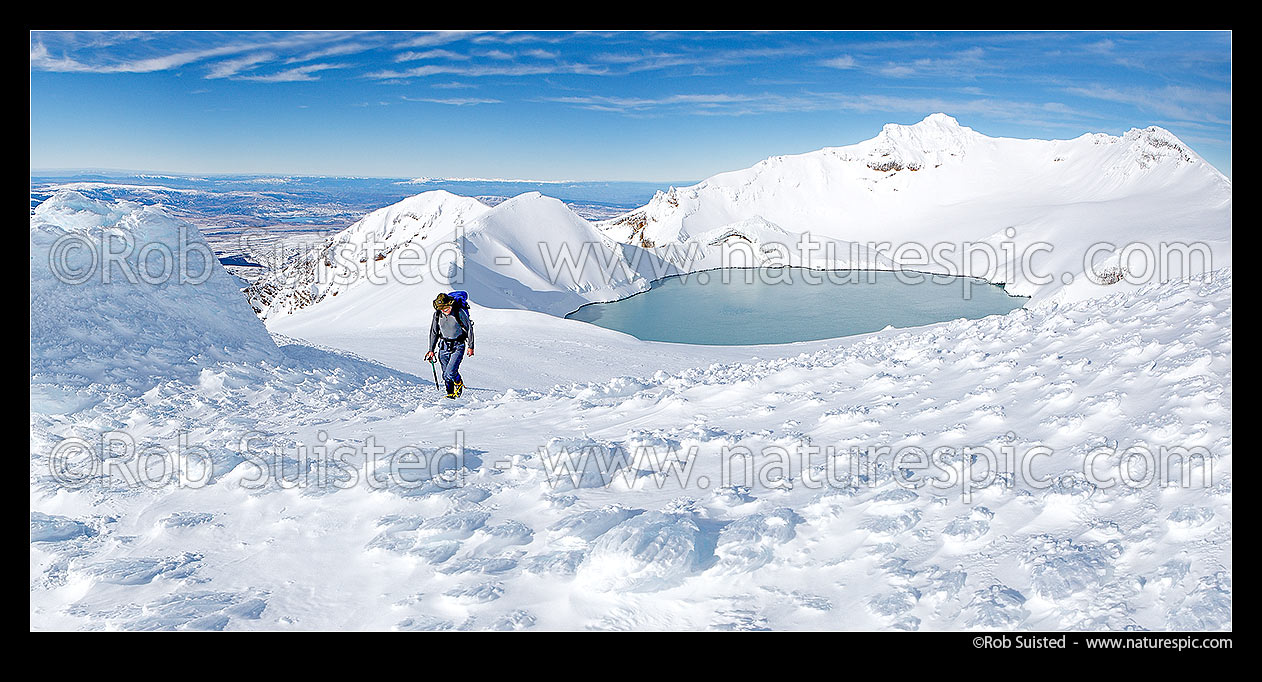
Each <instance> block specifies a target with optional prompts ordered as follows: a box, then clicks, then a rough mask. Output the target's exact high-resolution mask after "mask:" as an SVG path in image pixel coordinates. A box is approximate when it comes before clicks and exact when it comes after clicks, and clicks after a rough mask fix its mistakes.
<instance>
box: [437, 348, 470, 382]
mask: <svg viewBox="0 0 1262 682" xmlns="http://www.w3.org/2000/svg"><path fill="white" fill-rule="evenodd" d="M463 359H464V340H463V339H461V340H459V341H456V340H448V339H442V338H440V339H438V364H439V365H440V366H441V367H442V368H443V381H445V382H447V392H448V393H451V392H452V391H454V390H455V388H456V382H457V381H462V380H461V378H460V361H461V360H463Z"/></svg>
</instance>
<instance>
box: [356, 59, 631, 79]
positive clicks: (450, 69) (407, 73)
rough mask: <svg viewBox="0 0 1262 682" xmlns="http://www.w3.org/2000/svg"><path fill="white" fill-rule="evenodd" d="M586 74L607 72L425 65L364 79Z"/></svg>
mask: <svg viewBox="0 0 1262 682" xmlns="http://www.w3.org/2000/svg"><path fill="white" fill-rule="evenodd" d="M565 73H568V74H585V75H603V74H605V73H608V68H607V67H603V66H599V65H594V64H585V63H581V62H579V63H558V64H502V65H500V64H486V65H478V64H469V65H459V64H426V65H424V66H418V67H415V68H411V69H405V70H402V71H392V70H387V71H376V72H372V73H368V74H365V75H364V77H365V78H370V79H376V80H384V79H401V78H424V77H427V76H437V75H452V76H458V77H465V78H479V77H485V76H542V75H549V74H565Z"/></svg>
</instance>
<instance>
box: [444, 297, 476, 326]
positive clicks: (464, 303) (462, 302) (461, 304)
mask: <svg viewBox="0 0 1262 682" xmlns="http://www.w3.org/2000/svg"><path fill="white" fill-rule="evenodd" d="M447 295H448V296H450V297H452V298H453V299H454V300H455V303H452V304H451V314H452V315H456V313H457V312H459V311H461V310H463V311H464V319H466V320H468V321H469V328H468V329H466V330H465V333H466V334H471V333H473V316H472V315H471V314H469V312H470V311H469V292H467V291H449V292H447ZM456 319H457V320H458V319H460V316H459V315H456Z"/></svg>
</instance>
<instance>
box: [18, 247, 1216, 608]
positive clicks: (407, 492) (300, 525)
mask: <svg viewBox="0 0 1262 682" xmlns="http://www.w3.org/2000/svg"><path fill="white" fill-rule="evenodd" d="M1230 292H1231V276H1230V271H1223V272H1220V273H1217V276H1216V277H1215V278H1214V279H1213V280H1212V281H1204V280H1198V281H1194V282H1175V283H1167V284H1163V285H1152V286H1150V287H1148V288H1146V289H1145V290H1143V291H1142V292H1139V293H1138V294H1118V295H1116V296H1111V297H1105V298H1097V299H1093V300H1091V301H1086V302H1080V303H1076V304H1073V305H1069V306H1059V307H1057V306H1040V307H1037V308H1035V309H1033V310H1020V311H1015V312H1013V313H1012V314H1010V315H1006V316H997V317H991V318H986V319H983V320H976V321H963V320H961V321H956V322H948V323H943V324H938V325H933V326H930V327H925V328H919V329H915V330H890V331H886V332H880V333H877V334H872V335H868V336H864V337H855V338H850V339H841V340H837V341H835V342H833V343H831V344H827V345H823V346H819V347H817V349H815V350H813V351H811V352H798V350H799V348H800V346H794V345H790V346H785V347H783V348H782V354H781V355H780V356H778V357H773V358H768V359H765V360H761V361H740V362H728V363H715V364H711V365H699V366H697V367H695V368H692V369H687V370H684V371H679V372H659V373H656V374H653V375H640V376H628V377H619V378H614V379H606V380H597V381H591V382H584V383H579V384H577V385H574V384H564V385H557V386H553V387H549V388H545V387H532V388H522V389H517V390H509V391H503V392H497V393H493V394H470V395H469V396H468V397H467V399H465V400H462V401H461V403H459V404H456V405H452V404H450V403H448V402H447V401H446V400H445V399H443V398H440V397H439V396H438V394H437V393H436V392H434V391H432V390H429V389H427V388H426V382H425V381H423V380H420V379H418V378H416V377H410V376H407V375H405V374H399V373H393V374H388V375H387V374H380V375H377V376H372V375H370V373H369V372H367V371H366V370H365V368H367V367H371V365H367V364H365V363H364V362H362V361H359V360H356V359H354V358H350V357H346V356H343V355H337V354H332V353H327V352H321V351H318V350H315V349H311V348H309V347H306V346H301V345H285V346H283V347H282V350H283V351H284V352H285V353H286V354H287V357H289V358H291V359H293V360H300V361H301V362H302V364H303V365H304V366H305V369H284V368H280V367H253V366H248V365H242V364H230V363H225V364H223V365H221V366H220V367H218V368H214V369H211V370H208V371H207V373H206V374H205V375H204V377H203V380H202V381H201V382H200V384H197V385H189V384H183V383H181V382H178V381H169V382H165V383H163V384H161V385H160V386H159V387H157V388H156V389H155V390H154V391H151V392H150V393H149V394H147V395H146V396H133V397H129V398H126V399H119V400H117V401H116V402H114V403H111V404H108V405H107V404H100V405H97V406H94V407H91V408H88V409H86V410H82V411H80V412H78V413H76V414H74V415H72V416H69V415H68V416H57V415H47V414H40V413H36V412H33V413H32V459H31V475H32V489H31V510H32V514H31V606H32V611H31V623H32V627H33V628H36V629H50V628H51V629H228V630H234V629H273V630H288V629H334V628H336V629H400V630H441V629H509V630H511V629H526V628H535V629H720V630H728V629H789V630H796V629H802V630H810V629H836V630H847V629H859V630H874V629H891V628H892V629H903V630H917V629H920V630H942V629H950V630H954V629H1004V630H1010V629H1032V630H1059V629H1075V630H1121V629H1179V630H1184V629H1191V630H1218V629H1230V628H1231V623H1232V617H1231V596H1232V589H1231V564H1232V562H1231V542H1230V539H1231V528H1232V505H1231V480H1232V472H1231V440H1232V439H1231V398H1232V392H1231V332H1230V316H1231V295H1230ZM619 350H621V351H622V352H623V353H627V354H630V353H637V352H643V346H642V345H641V344H640V343H639V342H636V341H634V340H627V341H625V343H624V345H623V346H622V347H621V348H620V349H619ZM475 359H476V358H475ZM521 371H522V374H523V376H529V375H530V366H529V363H528V362H523V364H522V368H521ZM576 372H577V373H586V374H598V373H599V369H598V368H593V367H583V368H579V367H576ZM119 415H128V417H127V421H128V426H127V429H126V430H127V431H128V432H129V433H132V434H133V435H134V437H135V438H136V439H137V440H141V441H143V442H152V443H157V444H171V443H175V442H177V441H178V439H179V438H180V437H184V438H186V439H188V440H189V441H190V442H192V443H194V444H200V445H203V446H204V447H207V448H210V449H212V450H213V452H214V453H215V455H216V456H217V457H221V458H223V459H225V460H226V461H227V462H228V463H229V464H231V463H232V462H233V461H235V462H236V463H235V466H231V467H230V468H229V467H225V468H227V470H226V471H224V472H223V473H221V474H219V475H218V476H217V477H216V478H215V479H214V481H213V482H212V483H210V484H208V485H204V486H201V487H183V488H181V487H178V486H174V485H166V486H161V487H157V488H147V487H142V486H127V485H125V484H124V483H123V482H121V481H118V480H116V479H119V478H120V477H119V476H117V475H116V476H114V477H113V478H114V479H115V483H114V484H113V486H112V487H111V486H107V485H106V484H105V481H99V482H95V483H93V484H90V485H88V486H86V487H84V488H82V489H78V490H67V489H66V486H65V485H64V483H59V482H57V481H55V480H53V479H52V478H51V477H50V476H49V475H48V473H47V472H48V471H49V469H48V467H49V465H50V461H49V460H50V456H49V454H48V453H50V452H51V451H53V450H54V445H55V444H58V443H60V442H63V440H65V439H68V438H73V437H76V436H79V437H84V438H88V439H90V438H91V436H92V434H93V433H94V432H95V430H97V429H102V428H109V427H113V428H118V426H117V424H118V421H117V420H118V417H119ZM173 415H178V416H179V418H178V419H176V420H172V419H171V417H172V416H173ZM181 434H185V435H184V436H181ZM247 434H252V440H250V441H249V443H250V444H249V445H248V447H246V446H245V445H244V444H243V443H242V441H241V439H242V437H243V436H245V435H247ZM455 443H461V444H462V445H463V460H462V461H459V463H460V464H462V465H463V467H464V468H463V469H460V470H459V471H454V472H453V471H448V472H447V475H448V476H451V477H452V478H451V479H450V482H448V481H447V479H444V478H443V477H442V476H435V475H434V474H435V473H438V472H435V471H433V470H431V469H425V470H422V471H420V472H419V473H416V474H414V475H412V476H411V477H410V478H409V477H406V476H405V477H403V478H401V479H397V480H393V481H391V480H389V479H386V480H385V482H383V483H382V484H381V485H379V486H376V487H374V486H372V485H369V484H368V483H367V480H368V478H367V477H368V472H367V470H365V469H364V468H363V464H362V462H363V461H364V459H365V458H367V457H368V456H370V455H372V454H373V453H374V452H377V451H379V452H380V453H382V454H381V455H375V458H376V459H377V460H382V459H383V458H384V460H387V461H396V459H397V458H398V457H401V456H402V454H403V453H406V452H415V451H416V450H410V449H409V448H419V449H420V451H421V452H425V453H433V454H437V453H438V452H441V450H440V449H441V448H444V447H446V446H451V445H453V444H455ZM1171 444H1178V445H1182V446H1184V447H1188V448H1194V447H1201V448H1204V449H1205V452H1207V453H1208V456H1207V457H1205V458H1202V459H1201V460H1188V463H1187V464H1186V465H1185V466H1180V467H1178V468H1176V469H1174V470H1172V471H1170V472H1167V475H1168V476H1172V477H1175V478H1177V477H1178V476H1179V475H1180V474H1183V473H1184V470H1185V469H1186V472H1187V473H1188V474H1189V475H1191V476H1192V480H1193V481H1194V482H1195V484H1194V485H1188V486H1185V487H1179V486H1172V487H1168V488H1163V487H1159V486H1157V485H1155V484H1151V483H1150V484H1148V485H1140V486H1136V487H1133V488H1132V487H1128V486H1125V485H1121V484H1118V482H1117V481H1118V480H1119V477H1120V473H1119V472H1120V471H1121V470H1120V469H1118V468H1117V462H1118V461H1119V459H1120V458H1121V453H1122V452H1123V451H1124V450H1126V449H1127V448H1131V447H1132V446H1138V445H1145V446H1148V447H1156V446H1158V445H1171ZM811 445H814V446H818V447H824V446H830V447H832V448H835V449H834V450H831V451H828V450H822V451H818V452H815V453H811V452H809V450H808V448H809V447H810V446H811ZM883 445H887V446H895V447H897V446H903V445H916V446H919V447H922V448H924V449H925V450H926V451H928V450H930V449H936V448H941V447H946V448H953V449H954V450H952V451H951V453H955V452H958V451H962V448H963V447H964V446H972V447H990V448H993V449H994V450H995V451H997V452H1001V451H1002V448H1004V447H1005V446H1007V447H1010V448H1012V449H1013V450H1014V451H1017V452H1026V451H1027V448H1033V447H1046V448H1049V449H1050V454H1047V455H1044V454H1042V451H1037V452H1039V456H1038V457H1036V458H1034V459H1033V460H1031V470H1032V475H1031V476H1030V477H1029V478H1028V479H1027V478H1026V477H1024V476H998V477H995V476H987V475H985V473H984V472H968V473H967V474H965V473H964V470H962V469H958V470H957V469H952V468H951V467H957V466H960V465H959V456H958V454H948V455H947V456H946V457H945V458H944V459H943V461H944V462H946V463H947V464H945V465H944V467H945V468H944V469H942V471H941V472H939V473H943V475H945V472H946V471H947V470H948V469H950V470H952V471H958V472H959V476H958V478H959V479H961V480H962V479H963V478H969V479H972V480H976V481H977V483H976V484H974V485H972V486H971V487H969V488H968V489H967V490H968V493H969V494H968V495H967V496H966V495H965V491H966V489H965V488H964V486H963V485H962V484H959V483H957V484H956V485H954V486H946V487H941V488H938V487H934V486H933V485H932V484H931V483H930V482H929V479H928V476H927V475H926V472H924V471H923V470H921V471H919V472H916V471H913V472H911V473H912V475H911V476H910V477H907V476H905V472H900V471H898V470H897V469H896V468H895V467H893V466H892V465H891V461H890V460H888V459H886V460H884V464H881V465H880V466H877V467H876V468H873V469H859V470H858V471H860V472H866V478H863V477H857V476H855V477H852V476H849V475H848V474H847V473H846V472H848V471H850V469H849V468H848V467H849V466H850V464H851V461H852V460H853V459H855V457H856V456H855V454H854V453H853V452H852V450H851V448H860V449H863V450H867V451H869V452H873V459H874V460H875V461H877V462H878V463H880V462H881V461H882V460H881V459H880V458H879V457H877V456H876V454H877V453H875V452H874V451H872V450H870V448H876V447H879V446H883ZM300 446H302V447H305V448H308V450H307V453H308V454H309V455H310V454H311V453H312V451H311V450H310V448H314V447H317V446H323V447H326V448H329V449H333V448H342V449H343V453H344V454H343V457H342V458H341V460H339V462H340V463H339V464H334V465H331V466H316V465H315V464H309V465H308V466H307V467H303V466H301V464H300V457H301V456H302V453H303V451H302V450H300V449H299V447H300ZM723 448H732V449H740V448H748V449H749V451H750V452H751V453H753V454H754V455H755V459H756V461H757V463H758V468H757V469H756V472H755V476H754V478H753V479H751V480H749V481H744V480H742V479H734V480H733V481H732V482H731V483H730V484H724V482H723V480H722V478H721V476H722V467H721V463H722V462H723V461H725V460H724V459H723V456H722V455H723ZM1101 448H1102V449H1103V454H1101V455H1100V456H1099V458H1098V459H1097V460H1096V464H1097V467H1096V473H1097V474H1098V476H1099V478H1097V481H1098V482H1097V483H1092V482H1091V481H1090V480H1087V479H1086V478H1085V477H1084V475H1083V473H1082V471H1081V466H1082V461H1083V457H1084V455H1085V454H1086V453H1088V452H1089V451H1097V450H1099V449H1101ZM690 449H691V451H692V454H693V459H691V460H687V459H682V460H681V459H678V457H679V456H680V455H681V454H687V453H689V451H690ZM273 450H274V452H275V454H277V455H279V456H280V457H281V458H280V459H273V458H272V452H273ZM566 452H569V453H582V452H589V453H593V454H594V455H596V456H604V455H608V456H609V457H610V458H611V459H610V461H612V462H614V463H613V464H611V465H606V466H600V465H599V463H600V461H601V460H600V459H593V460H591V462H592V464H591V465H589V466H580V465H579V464H580V462H581V461H580V460H577V459H576V460H574V462H575V464H576V466H575V467H574V469H573V470H572V473H573V474H574V475H568V476H567V475H565V474H566V472H567V469H566V468H565V467H564V462H565V461H566V460H565V459H563V458H561V455H563V453H566ZM617 453H624V456H621V460H619V459H618V458H619V456H620V455H618V454H617ZM784 453H788V454H790V455H794V456H796V455H799V454H801V455H802V456H803V457H804V458H805V459H801V460H797V459H789V460H787V461H789V462H791V463H792V462H798V463H799V464H800V463H806V464H807V465H809V466H812V467H820V466H821V465H827V464H828V463H829V462H833V463H835V464H836V465H837V466H838V467H839V468H838V469H837V470H838V471H840V472H842V473H841V474H840V475H839V476H837V477H836V482H831V483H827V484H825V485H819V484H816V483H812V482H811V481H810V480H808V478H807V477H806V476H805V475H804V474H803V471H802V467H801V466H800V465H793V464H790V466H789V467H788V468H782V467H779V466H777V465H776V464H775V463H776V462H778V461H780V460H779V458H780V456H781V455H782V454H784ZM265 456H266V458H264V457H265ZM689 461H691V468H690V469H688V468H687V466H688V462H689ZM456 463H457V460H455V459H452V460H450V466H455V465H456ZM769 463H770V464H771V466H767V465H768V464H769ZM1210 470H1212V471H1210ZM377 471H378V473H381V472H382V471H383V469H381V468H380V467H379V468H378V470H377ZM685 471H686V473H685ZM822 471H823V469H820V468H814V469H811V470H810V472H809V473H810V474H811V475H812V476H813V477H815V478H816V480H825V479H823V477H822ZM264 472H269V473H270V474H272V475H273V477H272V478H271V479H269V481H268V482H266V483H265V484H262V485H259V484H255V483H253V482H252V481H254V480H255V479H258V478H260V477H261V476H263V474H264ZM321 472H324V474H325V475H326V476H327V478H326V479H324V480H326V481H336V480H353V482H354V485H348V486H345V487H337V486H333V485H330V484H329V483H327V482H326V483H325V484H324V485H321V483H320V481H321V479H320V475H321ZM1206 473H1210V475H1209V476H1208V479H1207V480H1206V481H1205V482H1204V483H1203V484H1202V483H1201V478H1200V477H1201V476H1202V475H1204V474H1206ZM351 477H353V479H352V478H351ZM703 477H706V478H708V479H709V480H708V481H705V480H702V478H703ZM1132 477H1133V478H1135V479H1137V480H1138V479H1142V476H1140V475H1135V474H1132ZM606 480H608V481H610V482H611V483H610V485H608V486H605V485H602V484H603V483H604V482H605V481H606ZM684 482H686V484H685V483H684ZM1110 482H1111V483H1112V485H1109V483H1110ZM256 486H258V487H256Z"/></svg>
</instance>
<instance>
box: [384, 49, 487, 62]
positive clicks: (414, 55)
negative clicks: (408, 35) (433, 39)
mask: <svg viewBox="0 0 1262 682" xmlns="http://www.w3.org/2000/svg"><path fill="white" fill-rule="evenodd" d="M422 59H455V60H461V61H465V60H469V59H471V57H470V56H469V55H467V54H460V53H459V52H452V51H451V50H440V49H434V50H425V51H424V52H413V51H408V52H400V53H399V54H397V55H395V56H394V61H395V62H415V61H420V60H422Z"/></svg>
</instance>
